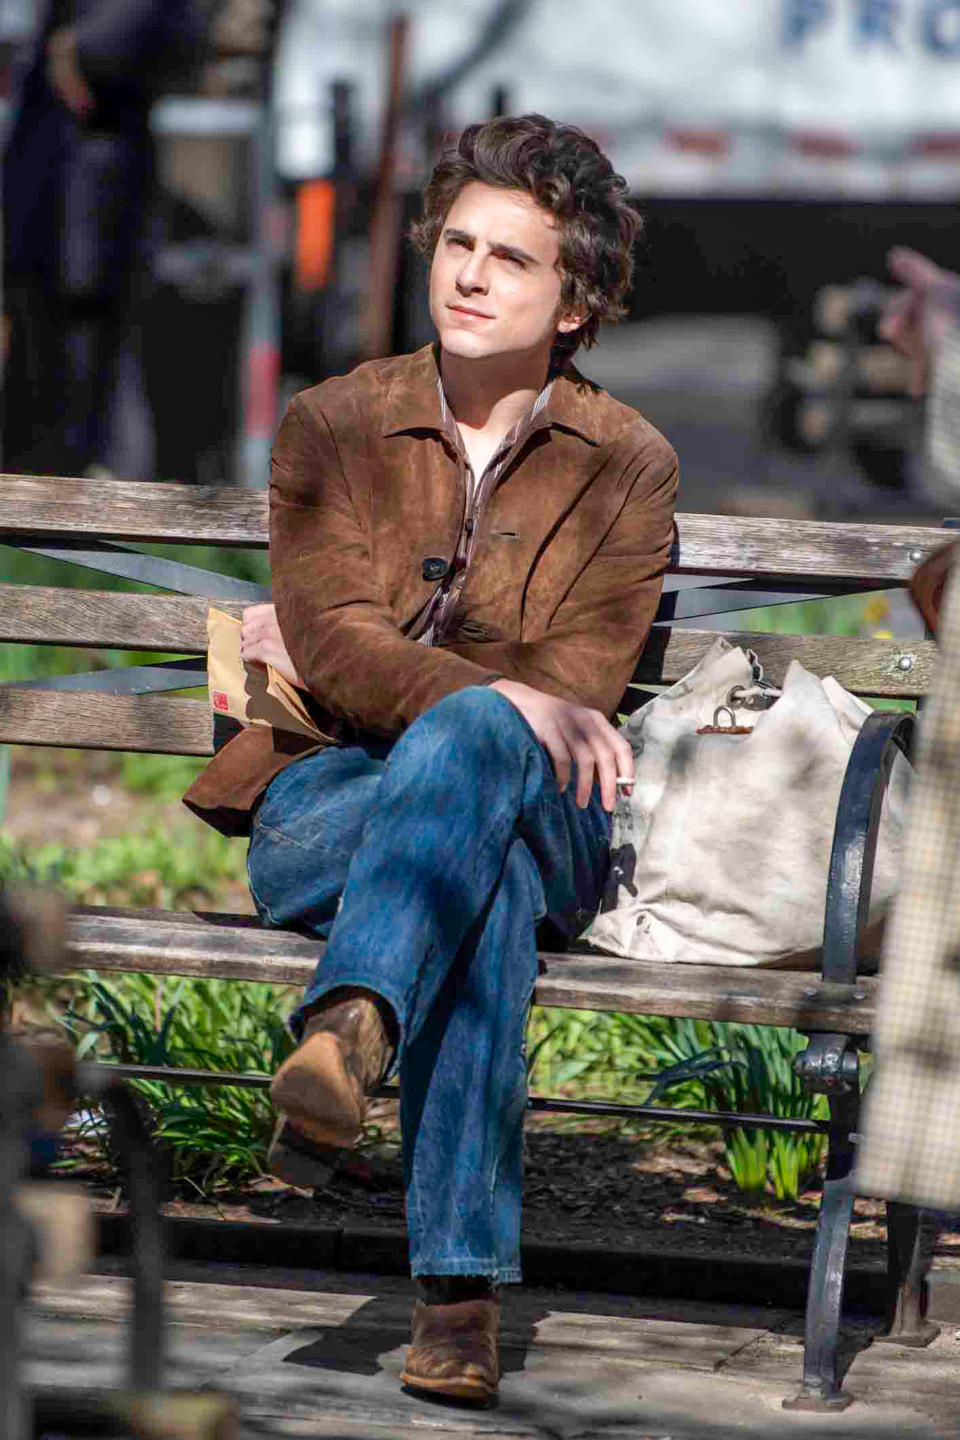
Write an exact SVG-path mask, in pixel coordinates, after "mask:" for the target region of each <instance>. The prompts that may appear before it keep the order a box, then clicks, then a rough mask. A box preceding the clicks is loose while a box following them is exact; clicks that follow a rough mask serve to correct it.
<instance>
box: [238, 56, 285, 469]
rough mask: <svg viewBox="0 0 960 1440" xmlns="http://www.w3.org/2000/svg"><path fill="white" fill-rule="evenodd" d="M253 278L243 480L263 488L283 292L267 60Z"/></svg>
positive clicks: (243, 380) (254, 182)
mask: <svg viewBox="0 0 960 1440" xmlns="http://www.w3.org/2000/svg"><path fill="white" fill-rule="evenodd" d="M250 162H251V163H250V169H251V174H250V210H249V215H250V235H249V241H248V244H249V253H250V259H251V264H250V278H249V282H248V285H247V293H246V298H245V304H244V317H243V341H242V344H241V349H240V365H241V376H240V384H241V394H242V397H243V403H242V422H241V423H242V427H243V429H242V433H241V435H240V442H239V445H238V454H237V473H238V479H239V483H240V484H241V485H242V486H243V487H244V488H245V489H247V490H258V489H262V488H263V487H264V486H265V485H266V484H267V480H268V478H269V474H270V447H271V446H272V444H273V437H274V433H275V431H276V427H277V391H278V386H279V380H280V296H279V293H278V291H279V279H278V275H277V264H276V255H275V241H276V236H275V231H276V224H277V197H276V184H275V175H274V114H273V96H272V83H271V74H270V66H269V63H268V64H267V66H266V73H265V76H264V82H263V97H262V109H261V115H260V123H259V125H258V126H257V128H256V131H255V133H254V135H253V137H252V138H251V142H250Z"/></svg>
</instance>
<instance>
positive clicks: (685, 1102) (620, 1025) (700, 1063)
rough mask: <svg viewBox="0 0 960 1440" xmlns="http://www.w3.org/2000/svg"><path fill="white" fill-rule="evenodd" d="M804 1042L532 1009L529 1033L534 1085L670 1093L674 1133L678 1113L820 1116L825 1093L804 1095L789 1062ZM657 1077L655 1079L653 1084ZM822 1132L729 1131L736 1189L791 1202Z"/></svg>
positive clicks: (687, 1023)
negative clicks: (771, 1194) (768, 1188)
mask: <svg viewBox="0 0 960 1440" xmlns="http://www.w3.org/2000/svg"><path fill="white" fill-rule="evenodd" d="M805 1043H806V1041H805V1039H804V1037H803V1036H802V1035H799V1034H798V1033H797V1032H796V1031H794V1030H783V1029H773V1028H769V1027H766V1026H759V1025H736V1024H730V1023H724V1022H709V1021H704V1020H689V1019H686V1020H677V1019H669V1018H667V1017H664V1016H654V1015H626V1014H616V1013H599V1012H598V1013H593V1012H589V1011H577V1010H555V1011H543V1010H539V1011H538V1010H536V1009H534V1011H533V1012H532V1014H531V1020H530V1029H529V1035H528V1045H529V1061H528V1063H529V1067H530V1077H531V1085H532V1087H533V1088H534V1089H537V1090H541V1091H553V1092H556V1091H560V1092H561V1093H564V1094H567V1095H574V1094H575V1095H577V1096H579V1097H582V1098H585V1097H589V1096H593V1095H596V1094H598V1093H603V1094H604V1095H607V1096H609V1097H610V1098H615V1099H619V1100H622V1101H624V1103H635V1104H641V1103H648V1104H653V1103H656V1102H657V1101H659V1100H660V1098H661V1097H662V1096H663V1095H664V1094H665V1093H666V1092H668V1091H669V1103H670V1108H671V1109H675V1110H676V1111H677V1128H685V1129H687V1130H689V1129H690V1126H689V1124H687V1125H684V1121H683V1111H684V1110H685V1109H693V1108H696V1109H708V1110H728V1111H734V1112H738V1113H740V1114H759V1113H768V1114H772V1115H777V1116H781V1117H783V1118H784V1119H794V1118H796V1119H822V1118H824V1117H825V1116H826V1113H827V1107H826V1101H825V1100H824V1097H823V1096H811V1095H807V1094H805V1092H804V1091H803V1088H802V1086H801V1084H800V1081H799V1079H798V1078H797V1076H796V1075H795V1074H794V1072H793V1068H792V1065H793V1059H794V1057H795V1056H796V1055H797V1054H798V1053H799V1051H800V1050H802V1049H803V1048H804V1045H805ZM653 1077H656V1078H653ZM823 1146H824V1141H823V1138H822V1136H820V1135H806V1134H799V1133H796V1132H791V1131H767V1130H758V1129H739V1128H738V1129H731V1130H727V1131H725V1132H724V1149H725V1152H726V1161H727V1165H728V1167H729V1169H730V1173H731V1174H732V1176H733V1178H734V1180H735V1181H736V1183H737V1185H738V1187H739V1188H740V1189H741V1190H743V1191H745V1192H747V1193H757V1192H759V1191H762V1190H763V1189H764V1188H765V1187H766V1185H767V1183H768V1182H769V1183H770V1185H771V1186H772V1188H773V1191H774V1194H775V1195H776V1196H777V1198H778V1199H794V1200H795V1199H796V1198H797V1196H798V1195H799V1193H800V1189H801V1186H802V1183H803V1179H804V1177H805V1176H806V1175H807V1174H809V1173H810V1172H811V1171H812V1170H814V1169H815V1168H816V1166H817V1165H818V1163H819V1161H820V1159H821V1156H822V1154H823Z"/></svg>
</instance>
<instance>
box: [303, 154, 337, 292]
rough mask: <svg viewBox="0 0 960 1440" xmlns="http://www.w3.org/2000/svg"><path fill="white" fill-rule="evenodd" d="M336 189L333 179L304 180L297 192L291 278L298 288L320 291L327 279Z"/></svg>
mask: <svg viewBox="0 0 960 1440" xmlns="http://www.w3.org/2000/svg"><path fill="white" fill-rule="evenodd" d="M335 218H336V191H335V190H334V187H333V181H332V180H305V181H304V183H303V184H302V185H301V186H300V189H299V190H298V191H297V249H296V260H295V264H294V277H295V279H296V283H297V287H298V289H300V290H322V289H323V287H324V286H325V285H326V284H327V282H328V280H329V279H330V267H331V265H332V263H333V234H334V222H335Z"/></svg>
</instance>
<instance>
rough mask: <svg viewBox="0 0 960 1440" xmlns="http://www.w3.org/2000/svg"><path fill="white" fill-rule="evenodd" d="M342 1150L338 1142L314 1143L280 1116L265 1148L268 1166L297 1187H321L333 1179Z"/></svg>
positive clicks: (311, 1188) (270, 1170) (279, 1176)
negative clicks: (267, 1147)
mask: <svg viewBox="0 0 960 1440" xmlns="http://www.w3.org/2000/svg"><path fill="white" fill-rule="evenodd" d="M342 1153H343V1152H342V1149H341V1147H340V1146H334V1145H327V1146H324V1145H314V1144H313V1143H312V1141H311V1140H310V1139H309V1137H308V1136H306V1135H304V1134H303V1133H302V1132H300V1131H297V1130H296V1129H295V1127H294V1126H293V1125H291V1124H290V1122H289V1121H288V1120H287V1119H286V1118H285V1117H284V1116H281V1117H280V1119H279V1121H278V1122H277V1126H276V1129H275V1130H274V1132H273V1139H272V1140H271V1141H270V1148H269V1150H268V1151H267V1169H268V1171H269V1172H270V1174H271V1175H275V1176H276V1178H277V1179H278V1180H283V1181H285V1183H286V1184H287V1185H295V1186H296V1187H297V1189H298V1190H317V1189H320V1190H322V1189H325V1188H326V1186H327V1185H329V1184H330V1181H331V1180H332V1179H333V1174H334V1171H335V1170H336V1168H337V1165H338V1164H339V1162H340V1157H341V1155H342Z"/></svg>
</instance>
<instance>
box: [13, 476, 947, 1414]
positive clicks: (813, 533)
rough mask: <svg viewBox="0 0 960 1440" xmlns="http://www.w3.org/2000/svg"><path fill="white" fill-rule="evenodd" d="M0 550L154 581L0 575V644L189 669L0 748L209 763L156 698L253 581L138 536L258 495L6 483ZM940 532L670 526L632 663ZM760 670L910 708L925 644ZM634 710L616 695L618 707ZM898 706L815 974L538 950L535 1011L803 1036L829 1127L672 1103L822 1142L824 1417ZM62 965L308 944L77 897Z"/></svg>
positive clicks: (289, 957) (769, 662)
mask: <svg viewBox="0 0 960 1440" xmlns="http://www.w3.org/2000/svg"><path fill="white" fill-rule="evenodd" d="M2 483H3V496H4V507H3V521H2V524H3V535H2V538H3V541H4V543H6V544H8V545H14V546H17V547H19V548H21V549H24V550H29V551H33V552H34V553H37V554H41V555H45V556H49V557H54V558H57V559H61V560H66V561H70V562H72V563H73V564H76V565H80V566H84V567H86V568H87V569H88V570H90V571H94V572H95V571H106V572H108V573H110V574H112V575H115V576H122V577H127V578H128V579H129V580H130V581H138V582H146V583H147V584H149V585H151V586H153V587H155V592H154V593H143V592H137V593H135V592H133V591H115V590H114V591H104V590H98V589H97V588H96V581H95V580H94V581H93V582H92V584H91V588H90V589H84V590H78V589H59V588H55V587H39V586H31V585H25V584H21V585H10V584H3V585H0V631H2V638H3V639H4V640H6V641H19V642H22V643H29V644H51V645H69V646H89V647H113V648H121V649H130V650H139V651H151V652H172V653H174V654H180V655H183V656H185V657H187V658H184V659H182V660H174V661H170V660H167V661H164V662H162V663H161V664H159V665H156V666H135V667H131V668H129V669H126V670H109V669H104V670H98V671H96V672H94V673H91V674H84V675H69V676H61V677H57V678H55V679H45V680H36V681H32V680H25V681H18V682H16V683H14V684H9V685H5V686H2V687H0V742H4V743H10V744H28V745H56V746H72V747H82V748H91V749H107V750H120V751H151V752H155V753H163V754H171V755H199V756H202V755H209V754H211V753H212V751H213V744H214V727H213V722H212V718H211V712H210V709H209V707H208V705H207V702H206V700H205V699H196V698H189V697H185V696H182V695H175V694H171V693H169V692H171V691H176V690H183V689H187V688H189V687H191V686H198V685H203V684H205V660H204V653H203V652H204V651H205V648H206V612H207V605H208V602H209V601H214V602H215V603H216V604H217V605H218V606H219V607H220V608H222V609H225V610H228V611H231V612H232V613H234V614H239V613H240V612H241V610H242V609H243V607H244V605H245V604H249V603H252V602H254V601H255V600H260V599H263V598H265V595H266V592H265V591H264V590H263V589H262V588H261V587H259V586H257V585H254V584H251V583H249V582H246V581H241V580H234V579H229V578H227V577H225V576H223V575H219V574H215V573H212V572H210V571H208V570H203V569H199V568H194V567H192V566H190V565H185V564H183V563H181V562H179V561H173V560H170V559H165V558H159V557H157V556H155V555H152V554H144V553H143V552H142V551H140V550H139V549H138V548H137V547H138V544H143V543H145V542H167V543H174V542H176V543H178V544H188V545H190V544H193V545H204V546H210V545H213V546H231V547H252V548H260V549H263V548H265V547H266V545H267V497H266V495H265V493H263V492H260V491H256V492H253V491H242V490H235V489H211V488H202V487H192V486H185V485H167V484H139V483H127V482H120V481H104V480H73V479H60V478H56V479H53V478H34V477H30V476H16V475H7V476H4V477H3V481H2ZM942 540H943V535H942V532H941V531H939V530H936V529H932V528H930V529H928V528H918V527H903V526H880V525H861V524H853V523H850V524H847V523H836V522H829V523H820V522H799V521H795V520H790V521H784V520H773V519H745V518H741V517H736V518H733V517H728V516H715V515H680V516H678V518H677V528H676V542H675V546H674V552H673V557H672V561H671V577H676V578H668V582H667V583H668V587H672V586H675V585H679V587H680V588H676V589H671V588H668V590H667V591H666V592H665V594H664V599H663V603H662V605H661V609H660V614H659V617H658V621H657V625H656V627H655V628H654V630H653V632H652V633H651V636H650V639H649V642H648V644H647V647H646V651H645V653H644V656H643V660H642V662H641V665H640V667H639V670H638V672H637V675H636V682H637V683H638V684H670V683H673V682H674V681H676V680H677V679H679V677H680V676H682V675H683V674H685V673H686V672H687V671H688V670H689V669H690V668H691V667H692V666H693V665H694V664H695V663H696V662H697V661H698V660H699V659H700V658H701V656H702V655H703V654H704V653H705V651H706V650H707V649H708V648H709V646H710V645H712V643H713V642H714V640H715V639H716V636H717V630H716V629H715V628H714V629H698V628H695V627H696V624H697V620H698V617H705V616H714V617H715V616H716V615H718V614H722V615H723V616H724V617H725V620H724V625H725V626H729V627H730V628H729V630H728V631H727V633H730V632H731V631H734V632H736V612H737V611H738V610H740V611H742V610H744V609H748V608H752V607H754V606H758V605H768V604H777V603H781V602H784V601H790V600H805V599H812V598H816V597H820V596H832V595H841V594H851V593H857V592H866V591H871V590H882V589H889V588H892V587H898V586H903V585H904V583H905V582H906V581H907V580H908V578H909V576H910V575H911V573H912V571H913V570H914V569H915V568H916V566H917V564H918V563H919V562H920V561H921V560H922V559H924V558H925V557H926V556H927V555H929V554H930V553H931V552H932V551H933V550H934V549H936V548H938V547H939V546H940V545H941V543H942ZM734 638H735V643H739V644H747V645H749V647H750V648H751V649H753V650H755V651H756V653H757V655H758V657H759V658H760V661H761V662H762V664H763V666H764V668H765V671H766V674H767V677H768V678H770V679H772V680H774V681H779V680H781V679H782V677H783V674H784V672H785V670H786V667H787V664H788V663H789V661H790V660H791V659H794V658H796V659H798V660H799V661H801V663H802V664H803V665H805V666H806V667H807V668H808V669H809V670H812V671H814V672H815V673H818V674H820V675H826V674H832V675H835V676H836V678H837V679H838V680H839V681H840V682H841V684H843V685H845V686H846V687H847V688H848V689H849V690H852V691H853V692H854V693H857V694H860V695H863V696H868V697H875V698H879V699H880V700H881V701H882V700H883V699H884V698H897V699H904V698H905V699H916V698H919V697H920V696H922V695H923V694H924V692H925V691H926V690H927V688H928V686H929V683H930V679H931V675H932V673H933V666H934V661H935V651H934V646H933V644H932V643H930V642H929V641H924V640H921V641H917V642H910V643H909V644H905V643H901V642H898V641H896V640H890V639H859V638H848V637H843V636H826V635H769V634H753V633H750V634H745V633H741V632H736V633H735V637H734ZM631 708H632V707H631ZM912 726H913V719H912V716H910V715H908V714H905V713H903V712H901V711H891V712H886V713H881V714H878V715H875V716H872V717H871V718H870V719H869V720H868V722H867V723H866V725H865V726H864V729H863V732H862V735H861V737H860V740H859V742H858V744H857V746H856V748H855V751H854V755H853V757H852V759H851V763H850V768H849V770H848V774H847V778H846V781H845V784H844V791H843V796H842V799H841V806H840V813H839V817H838V822H837V832H836V840H835V845H834V854H833V860H832V867H831V876H830V889H829V894H828V899H827V907H826V916H825V944H824V956H823V966H822V972H821V974H820V975H819V976H818V975H817V974H816V973H813V974H811V973H810V972H805V973H804V972H791V971H784V970H762V969H741V968H736V969H734V968H731V967H728V968H726V969H724V968H721V967H719V966H718V967H712V966H705V965H685V964H674V965H664V964H662V963H658V962H654V961H651V962H645V961H643V960H620V959H615V958H610V957H608V956H601V955H597V954H589V953H580V952H574V953H566V954H563V955H555V954H552V953H547V954H542V955H541V975H540V979H539V981H538V984H537V987H536V992H535V997H534V998H535V1000H536V1002H537V1003H538V1004H540V1005H546V1006H569V1007H573V1008H580V1009H589V1010H618V1011H628V1012H634V1013H638V1014H653V1015H663V1016H687V1017H693V1018H697V1019H703V1020H728V1021H742V1022H746V1023H751V1024H760V1025H773V1026H794V1027H796V1028H797V1029H799V1030H801V1031H804V1032H806V1033H807V1034H808V1035H809V1037H810V1038H809V1043H808V1047H807V1049H806V1051H805V1052H804V1053H803V1054H802V1055H801V1056H800V1057H799V1068H800V1070H801V1073H802V1075H803V1077H804V1081H805V1084H806V1086H807V1087H808V1089H810V1090H811V1091H815V1092H822V1093H825V1094H826V1095H827V1097H828V1100H829V1111H830V1118H829V1121H815V1120H809V1119H793V1120H785V1119H783V1118H778V1117H776V1116H769V1115H768V1116H754V1115H750V1116H747V1115H743V1114H739V1113H737V1114H718V1113H717V1112H714V1111H710V1112H693V1111H689V1110H687V1111H684V1118H685V1119H686V1120H691V1119H698V1118H699V1119H701V1120H703V1121H704V1122H706V1123H710V1124H716V1125H720V1126H748V1127H750V1128H764V1127H766V1128H782V1129H792V1130H794V1131H798V1132H803V1131H806V1132H808V1133H809V1132H811V1131H821V1132H825V1133H826V1135H827V1137H828V1147H829V1149H828V1160H827V1172H826V1181H825V1187H824V1195H823V1203H822V1206H821V1210H820V1218H819V1222H818V1227H817V1233H816V1240H815V1248H814V1255H813V1261H812V1271H811V1276H810V1281H809V1285H808V1301H807V1328H806V1348H805V1356H804V1369H803V1381H802V1385H801V1387H800V1391H799V1394H798V1395H797V1396H796V1397H794V1398H793V1399H791V1400H788V1401H785V1402H784V1403H785V1404H787V1405H793V1406H798V1407H801V1408H808V1409H840V1408H842V1407H843V1406H844V1405H845V1404H847V1403H849V1398H848V1397H847V1396H846V1395H845V1394H844V1392H843V1391H842V1390H841V1389H840V1387H839V1384H838V1375H837V1341H838V1329H839V1323H840V1309H841V1300H842V1292H843V1281H844V1265H845V1257H846V1248H847V1236H848V1228H849V1222H850V1216H851V1209H852V1202H853V1194H852V1191H851V1188H850V1184H849V1177H850V1174H851V1169H852V1163H853V1159H854V1155H855V1145H856V1130H857V1118H858V1113H859V1103H860V1096H859V1082H858V1050H859V1049H862V1048H864V1047H865V1046H866V1044H867V1039H868V1036H869V1034H870V1030H871V1026H872V1025H873V1021H874V1015H875V1010H876V998H877V987H878V984H879V983H880V982H879V980H878V979H877V977H876V976H875V975H873V974H862V973H858V962H857V935H858V928H859V925H860V923H861V920H862V918H863V916H864V915H865V913H866V905H865V899H866V896H867V895H868V892H869V884H870V875H871V870H872V861H873V849H874V846H875V841H876V827H877V823H878V818H879V807H880V798H881V796H882V791H883V788H884V785H885V783H886V778H887V775H888V772H889V767H890V764H891V763H892V759H893V755H894V751H895V747H897V746H899V747H901V748H905V747H906V746H907V744H908V741H909V735H910V731H911V729H912ZM69 947H70V949H69V955H70V961H71V963H72V965H73V966H75V967H76V968H78V969H80V968H84V969H85V968H88V967H90V968H94V969H96V970H100V971H107V970H116V971H148V972H152V973H155V974H161V975H178V976H179V975H185V976H204V977H217V978H223V979H233V980H271V981H276V982H279V983H282V984H292V985H305V984H306V983H307V982H308V980H309V979H310V977H311V976H312V974H313V970H314V966H315V964H316V961H317V958H318V956H319V955H320V953H321V952H322V949H323V946H322V944H321V943H320V942H319V941H313V940H310V939H307V938H304V937H302V936H300V935H297V934H293V933H287V932H284V931H276V930H263V929H261V928H260V926H259V924H258V923H257V922H256V920H254V919H251V918H250V917H243V916H230V915H221V914H182V913H180V914H175V913H165V912H162V911H158V910H116V909H110V908H99V907H98V908H87V909H84V908H80V909H78V910H76V912H75V913H74V914H73V918H72V922H71V927H70V936H69ZM125 1073H127V1074H139V1075H141V1076H145V1077H147V1076H149V1077H151V1078H162V1079H167V1080H171V1079H172V1080H174V1082H175V1083H184V1084H188V1083H241V1084H243V1083H245V1084H260V1085H263V1084H266V1083H267V1081H266V1079H265V1078H264V1077H262V1076H259V1077H252V1076H235V1075H229V1076H228V1075H226V1074H220V1075H211V1074H209V1073H206V1072H187V1071H179V1072H170V1071H166V1070H159V1069H152V1068H146V1067H144V1068H140V1069H136V1068H135V1067H127V1068H126V1071H125ZM530 1103H531V1106H535V1107H538V1108H543V1109H546V1108H550V1109H565V1110H578V1111H587V1112H592V1113H597V1112H599V1113H606V1114H610V1113H630V1114H632V1115H637V1116H641V1117H644V1118H647V1119H649V1118H664V1117H667V1118H669V1117H671V1116H672V1115H674V1114H675V1113H676V1112H674V1111H670V1110H668V1109H662V1108H659V1107H655V1106H639V1107H637V1106H634V1107H631V1108H629V1109H626V1108H625V1107H618V1106H614V1105H607V1104H603V1103H601V1102H594V1103H593V1104H589V1103H587V1102H583V1103H582V1104H580V1103H578V1102H573V1101H570V1100H566V1101H564V1100H557V1101H550V1100H545V1099H536V1100H532V1101H531V1102H530ZM888 1219H889V1237H890V1238H889V1255H890V1260H889V1275H888V1285H889V1310H890V1313H889V1321H890V1338H891V1339H894V1340H897V1341H899V1343H901V1344H906V1345H917V1344H925V1343H927V1342H928V1341H929V1340H930V1339H931V1338H932V1337H933V1335H934V1334H935V1333H936V1327H935V1326H932V1325H930V1324H929V1323H928V1322H927V1321H926V1320H925V1314H924V1312H925V1309H926V1264H927V1261H926V1259H925V1246H924V1244H923V1241H922V1234H921V1226H920V1223H919V1219H918V1215H917V1212H915V1211H913V1210H911V1209H909V1208H908V1207H904V1206H897V1205H891V1206H889V1207H888Z"/></svg>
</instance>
